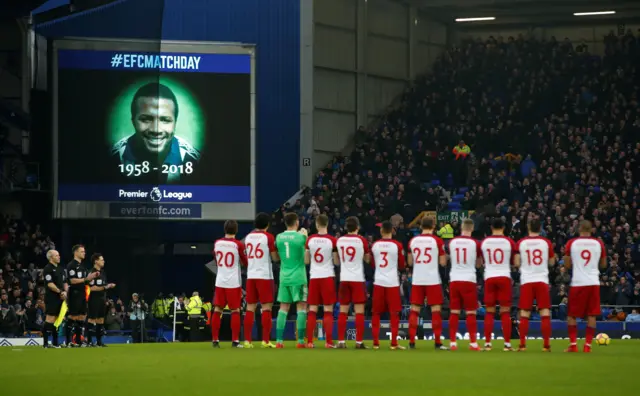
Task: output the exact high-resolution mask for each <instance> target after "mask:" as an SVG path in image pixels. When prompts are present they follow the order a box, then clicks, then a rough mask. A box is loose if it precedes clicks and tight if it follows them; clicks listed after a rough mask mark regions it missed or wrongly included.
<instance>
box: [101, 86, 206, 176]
mask: <svg viewBox="0 0 640 396" xmlns="http://www.w3.org/2000/svg"><path fill="white" fill-rule="evenodd" d="M179 114H180V108H179V105H178V100H177V99H176V96H175V94H174V93H173V91H172V90H171V89H170V88H169V87H167V86H166V85H163V84H160V83H155V82H154V83H149V84H146V85H143V86H142V87H140V88H139V89H138V91H137V92H136V93H135V95H134V96H133V100H132V101H131V123H132V124H133V129H134V130H135V133H133V134H132V135H130V136H127V137H125V138H123V139H120V140H119V141H118V142H117V143H116V144H114V145H113V147H112V148H111V156H112V157H113V158H114V159H115V160H116V162H117V163H118V164H119V165H123V166H119V167H118V169H119V171H120V173H121V175H122V176H125V177H127V178H129V179H135V181H136V182H141V183H168V184H172V183H173V184H175V183H178V182H180V180H181V179H184V178H185V177H186V176H188V175H190V174H191V173H193V167H194V166H195V165H196V164H197V163H198V161H199V160H200V152H199V151H198V150H197V149H196V148H194V147H193V146H192V145H191V144H190V143H189V142H187V141H186V140H185V139H183V138H180V137H178V136H176V125H177V122H178V117H179ZM144 163H148V168H145V167H144V166H143V164H144ZM128 165H132V166H133V167H132V166H128ZM172 165H174V166H172Z"/></svg>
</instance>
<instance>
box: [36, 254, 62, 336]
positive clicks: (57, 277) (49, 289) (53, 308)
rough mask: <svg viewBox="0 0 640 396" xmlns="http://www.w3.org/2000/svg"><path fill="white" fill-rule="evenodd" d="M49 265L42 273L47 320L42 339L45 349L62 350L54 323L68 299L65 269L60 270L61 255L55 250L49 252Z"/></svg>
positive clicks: (43, 326) (45, 320)
mask: <svg viewBox="0 0 640 396" xmlns="http://www.w3.org/2000/svg"><path fill="white" fill-rule="evenodd" d="M47 261H48V264H47V265H46V266H45V267H44V270H43V271H42V276H43V278H44V283H45V286H46V288H45V290H46V291H45V293H44V306H45V307H44V311H45V315H46V316H45V319H44V324H43V325H42V339H43V345H44V347H45V348H60V345H59V344H58V330H57V329H56V327H55V325H54V323H55V322H56V320H57V319H58V315H59V314H60V308H61V307H62V302H63V301H64V299H65V298H67V294H66V293H65V291H64V269H63V268H60V267H59V266H58V265H59V264H60V253H58V252H57V251H55V250H49V251H48V252H47ZM49 335H51V338H52V341H53V345H51V344H49Z"/></svg>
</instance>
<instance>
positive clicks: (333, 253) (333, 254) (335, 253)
mask: <svg viewBox="0 0 640 396" xmlns="http://www.w3.org/2000/svg"><path fill="white" fill-rule="evenodd" d="M331 243H332V245H333V250H332V251H331V258H332V259H333V265H340V256H339V255H338V240H337V239H336V238H334V237H331Z"/></svg>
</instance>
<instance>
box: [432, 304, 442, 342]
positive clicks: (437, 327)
mask: <svg viewBox="0 0 640 396" xmlns="http://www.w3.org/2000/svg"><path fill="white" fill-rule="evenodd" d="M431 325H432V326H433V337H434V338H435V342H436V344H440V343H441V342H440V337H441V336H442V315H441V314H440V311H436V312H431Z"/></svg>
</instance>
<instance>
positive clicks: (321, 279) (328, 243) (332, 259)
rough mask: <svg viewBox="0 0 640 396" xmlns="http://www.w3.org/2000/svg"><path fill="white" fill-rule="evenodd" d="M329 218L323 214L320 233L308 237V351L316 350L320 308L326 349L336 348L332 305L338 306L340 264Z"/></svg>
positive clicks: (320, 221)
mask: <svg viewBox="0 0 640 396" xmlns="http://www.w3.org/2000/svg"><path fill="white" fill-rule="evenodd" d="M327 227H329V218H328V217H327V215H324V214H321V215H319V216H318V217H316V228H317V229H318V233H317V234H314V235H311V236H310V237H309V238H307V242H306V248H307V249H306V251H305V253H304V263H305V264H310V265H311V268H310V271H309V272H310V276H309V277H310V280H309V296H307V303H308V304H309V313H308V314H307V340H308V344H307V348H313V332H314V330H315V328H316V315H317V312H318V305H323V308H324V317H323V318H322V319H323V320H322V328H323V329H324V334H325V340H326V342H325V348H328V349H331V348H334V345H333V304H335V303H336V280H335V279H336V278H335V276H336V275H335V271H334V268H333V267H334V265H336V264H338V263H339V261H338V260H339V259H338V248H337V240H336V238H334V237H332V236H331V235H329V233H328V231H327Z"/></svg>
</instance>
